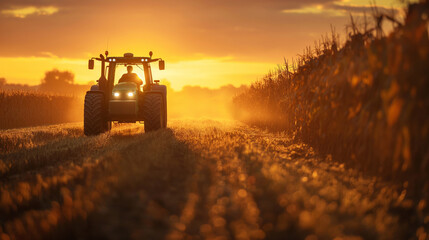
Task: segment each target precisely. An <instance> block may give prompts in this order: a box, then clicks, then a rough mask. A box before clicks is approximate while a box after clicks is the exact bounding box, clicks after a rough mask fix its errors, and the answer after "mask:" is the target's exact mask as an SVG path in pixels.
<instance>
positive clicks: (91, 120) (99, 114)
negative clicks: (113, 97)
mask: <svg viewBox="0 0 429 240" xmlns="http://www.w3.org/2000/svg"><path fill="white" fill-rule="evenodd" d="M83 115H84V117H83V132H84V134H85V135H87V136H90V135H97V134H101V133H104V132H106V131H108V130H110V128H111V126H112V125H111V122H109V121H107V116H106V115H107V114H106V106H105V100H104V94H103V93H102V92H87V93H86V95H85V105H84V114H83Z"/></svg>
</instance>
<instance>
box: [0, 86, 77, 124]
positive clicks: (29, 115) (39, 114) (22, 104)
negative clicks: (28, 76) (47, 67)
mask: <svg viewBox="0 0 429 240" xmlns="http://www.w3.org/2000/svg"><path fill="white" fill-rule="evenodd" d="M82 103H83V100H82V99H80V98H78V97H71V96H61V95H53V94H47V93H38V92H31V91H7V90H4V91H3V90H0V116H1V117H0V129H9V128H18V127H28V126H39V125H47V124H56V123H64V122H76V121H81V119H82V115H83V109H82V107H83V104H82Z"/></svg>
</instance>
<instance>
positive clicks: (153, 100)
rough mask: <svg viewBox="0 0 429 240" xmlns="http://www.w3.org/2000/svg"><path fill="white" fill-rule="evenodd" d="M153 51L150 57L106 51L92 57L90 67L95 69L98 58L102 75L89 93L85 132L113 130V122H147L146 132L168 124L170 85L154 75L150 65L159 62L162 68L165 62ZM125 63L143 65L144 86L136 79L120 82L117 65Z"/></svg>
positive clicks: (140, 66)
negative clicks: (135, 81) (116, 54)
mask: <svg viewBox="0 0 429 240" xmlns="http://www.w3.org/2000/svg"><path fill="white" fill-rule="evenodd" d="M152 55H153V53H152V51H151V52H149V57H134V55H133V54H132V53H125V54H124V55H123V56H122V57H109V56H108V52H107V51H106V52H105V54H104V55H103V54H100V57H99V58H95V57H94V58H91V59H90V60H89V61H88V69H94V60H97V61H100V62H101V76H100V78H99V79H98V80H97V84H96V85H93V86H91V89H90V90H89V91H87V92H86V95H85V105H84V123H83V126H84V127H83V128H84V134H85V135H87V136H89V135H97V134H101V133H103V132H106V131H109V130H110V129H111V128H112V122H118V123H135V122H140V123H141V122H143V123H144V130H145V132H149V131H155V130H158V129H161V128H166V126H167V88H166V86H165V85H160V84H159V80H153V79H152V71H151V66H150V64H151V63H153V62H158V64H159V70H164V69H165V62H164V60H162V59H161V58H152ZM124 66H125V67H128V66H136V67H138V68H140V70H141V73H142V74H141V75H142V79H143V80H144V85H143V87H141V86H139V85H137V84H136V83H133V82H121V83H118V80H117V78H118V77H116V76H117V75H118V72H119V71H118V72H117V68H121V67H124ZM106 73H107V76H106ZM115 78H116V79H115ZM115 81H116V82H115Z"/></svg>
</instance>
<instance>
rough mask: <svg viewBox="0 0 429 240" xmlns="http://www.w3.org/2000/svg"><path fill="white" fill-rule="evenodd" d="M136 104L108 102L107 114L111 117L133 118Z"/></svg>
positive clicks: (131, 102)
mask: <svg viewBox="0 0 429 240" xmlns="http://www.w3.org/2000/svg"><path fill="white" fill-rule="evenodd" d="M136 113H137V104H136V101H135V100H128V101H127V100H111V101H109V114H110V115H111V116H135V115H136Z"/></svg>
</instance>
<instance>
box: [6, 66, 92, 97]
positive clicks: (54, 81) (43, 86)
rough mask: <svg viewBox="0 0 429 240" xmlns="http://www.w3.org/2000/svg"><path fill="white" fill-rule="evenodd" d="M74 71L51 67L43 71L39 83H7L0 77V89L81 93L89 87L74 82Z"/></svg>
mask: <svg viewBox="0 0 429 240" xmlns="http://www.w3.org/2000/svg"><path fill="white" fill-rule="evenodd" d="M74 77H75V76H74V73H72V72H70V71H60V70H58V69H53V70H50V71H47V72H45V76H44V77H43V78H42V80H41V82H40V84H39V85H36V86H29V85H27V84H9V83H7V81H6V79H5V78H0V90H24V91H29V90H31V91H40V92H49V93H58V94H72V95H81V94H83V93H85V91H86V90H88V89H89V86H90V85H91V84H90V83H89V84H75V83H74V79H75V78H74Z"/></svg>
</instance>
